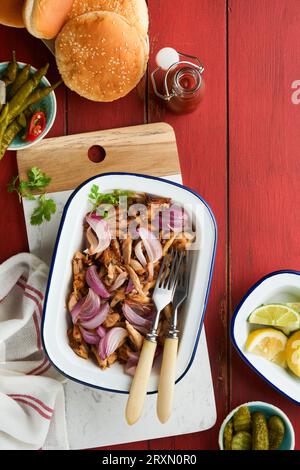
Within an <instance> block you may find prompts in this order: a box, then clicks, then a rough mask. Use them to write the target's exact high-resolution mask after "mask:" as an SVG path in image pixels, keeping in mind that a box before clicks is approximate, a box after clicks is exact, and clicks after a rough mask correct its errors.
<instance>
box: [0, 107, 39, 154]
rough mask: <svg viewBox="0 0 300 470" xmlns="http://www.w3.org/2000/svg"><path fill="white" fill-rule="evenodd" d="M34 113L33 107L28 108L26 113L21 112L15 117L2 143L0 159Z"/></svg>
mask: <svg viewBox="0 0 300 470" xmlns="http://www.w3.org/2000/svg"><path fill="white" fill-rule="evenodd" d="M31 114H32V108H30V107H29V108H28V109H26V110H25V112H24V113H22V114H20V115H19V116H18V117H17V119H15V120H14V121H13V122H12V123H11V124H10V125H9V126H8V127H7V128H6V131H5V132H4V135H3V138H2V141H1V145H0V160H1V159H2V157H3V156H4V154H5V152H6V150H7V148H8V146H9V145H10V144H11V142H12V141H13V140H14V138H15V137H16V135H17V134H18V133H19V132H20V131H21V130H22V129H23V128H24V127H26V124H27V119H28V118H29V117H30V116H31Z"/></svg>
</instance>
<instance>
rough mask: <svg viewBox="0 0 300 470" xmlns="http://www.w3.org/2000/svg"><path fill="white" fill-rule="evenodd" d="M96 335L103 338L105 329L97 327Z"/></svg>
mask: <svg viewBox="0 0 300 470" xmlns="http://www.w3.org/2000/svg"><path fill="white" fill-rule="evenodd" d="M97 333H98V335H99V336H100V338H103V336H105V335H106V329H105V328H104V326H101V325H100V326H98V328H97Z"/></svg>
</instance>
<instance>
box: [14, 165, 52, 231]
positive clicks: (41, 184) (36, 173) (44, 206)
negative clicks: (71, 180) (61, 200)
mask: <svg viewBox="0 0 300 470" xmlns="http://www.w3.org/2000/svg"><path fill="white" fill-rule="evenodd" d="M50 181H51V178H50V176H47V175H46V174H45V173H43V172H42V170H41V169H40V168H38V167H36V166H34V167H32V168H31V169H30V170H28V172H27V181H26V180H20V178H19V176H15V177H14V178H13V179H12V180H11V182H10V183H9V184H8V186H7V191H8V192H9V193H12V192H14V191H16V192H17V194H18V196H19V199H20V201H21V199H22V197H25V198H26V199H29V200H30V201H36V202H37V206H36V207H35V209H34V210H33V213H32V215H31V218H30V223H31V225H41V224H42V223H43V222H44V221H45V220H46V221H49V220H50V219H51V215H52V214H54V213H55V212H56V204H55V201H54V200H53V199H47V198H46V195H45V193H43V194H41V195H40V196H35V195H34V194H33V192H34V191H37V190H38V191H43V190H45V189H46V187H47V186H48V184H49V183H50Z"/></svg>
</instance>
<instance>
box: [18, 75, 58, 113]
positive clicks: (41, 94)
mask: <svg viewBox="0 0 300 470" xmlns="http://www.w3.org/2000/svg"><path fill="white" fill-rule="evenodd" d="M61 83H62V80H60V81H59V82H57V83H55V84H54V85H52V86H48V87H46V88H37V89H36V90H34V91H33V92H32V93H31V94H30V95H29V96H28V98H27V99H26V101H25V103H24V106H25V107H26V108H27V107H28V106H30V105H32V104H35V103H39V102H40V101H42V100H43V99H44V98H46V96H48V95H49V94H50V93H51V92H52V91H53V90H55V89H56V88H57V87H58V86H59V85H60V84H61Z"/></svg>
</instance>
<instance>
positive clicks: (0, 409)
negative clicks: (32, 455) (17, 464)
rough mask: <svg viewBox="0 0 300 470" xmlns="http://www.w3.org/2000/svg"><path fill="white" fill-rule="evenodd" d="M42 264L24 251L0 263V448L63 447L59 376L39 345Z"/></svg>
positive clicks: (43, 281) (44, 270)
mask: <svg viewBox="0 0 300 470" xmlns="http://www.w3.org/2000/svg"><path fill="white" fill-rule="evenodd" d="M47 277H48V267H47V265H46V264H45V263H44V262H43V261H41V260H39V259H38V258H37V257H35V256H34V255H31V254H29V253H21V254H18V255H16V256H14V257H12V258H10V259H9V260H7V261H5V262H4V263H2V264H1V265H0V449H20V450H21V449H23V450H24V449H28V450H30V449H45V450H46V449H48V450H50V449H67V448H68V440H67V431H66V420H65V402H64V389H63V386H62V381H63V380H64V378H63V377H62V376H61V375H60V374H59V373H58V372H57V371H56V370H55V369H54V368H53V367H52V366H51V364H50V363H49V361H48V359H47V357H46V356H45V354H44V352H43V349H42V344H41V334H40V325H41V316H42V305H43V300H44V293H45V288H46V283H47Z"/></svg>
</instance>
